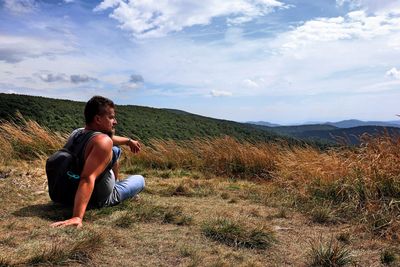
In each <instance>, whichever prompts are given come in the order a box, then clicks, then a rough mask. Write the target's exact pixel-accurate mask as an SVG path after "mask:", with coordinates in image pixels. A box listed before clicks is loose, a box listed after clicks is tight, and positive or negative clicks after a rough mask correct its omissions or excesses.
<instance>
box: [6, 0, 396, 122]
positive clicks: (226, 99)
mask: <svg viewBox="0 0 400 267" xmlns="http://www.w3.org/2000/svg"><path fill="white" fill-rule="evenodd" d="M0 92H3V93H17V94H28V95H38V96H45V97H51V98H59V99H71V100H77V101H87V100H88V99H89V98H90V97H91V96H93V95H103V96H106V97H109V98H111V99H112V100H114V102H115V103H116V104H121V105H140V106H149V107H155V108H172V109H179V110H184V111H187V112H191V113H195V114H199V115H203V116H208V117H213V118H219V119H227V120H234V121H240V122H244V121H268V122H273V123H279V124H294V123H305V122H323V121H339V120H344V119H361V120H395V119H396V117H395V114H398V113H400V106H399V105H398V101H399V100H400V1H398V0H396V1H394V0H318V1H313V0H202V1H197V0H169V1H168V0H105V1H93V0H47V1H45V0H0Z"/></svg>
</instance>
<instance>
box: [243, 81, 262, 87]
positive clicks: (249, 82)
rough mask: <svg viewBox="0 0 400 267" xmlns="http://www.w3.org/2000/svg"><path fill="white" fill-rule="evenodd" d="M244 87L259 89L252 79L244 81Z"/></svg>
mask: <svg viewBox="0 0 400 267" xmlns="http://www.w3.org/2000/svg"><path fill="white" fill-rule="evenodd" d="M243 85H244V86H246V87H249V88H258V87H259V85H258V83H257V82H256V81H254V80H251V79H245V80H243Z"/></svg>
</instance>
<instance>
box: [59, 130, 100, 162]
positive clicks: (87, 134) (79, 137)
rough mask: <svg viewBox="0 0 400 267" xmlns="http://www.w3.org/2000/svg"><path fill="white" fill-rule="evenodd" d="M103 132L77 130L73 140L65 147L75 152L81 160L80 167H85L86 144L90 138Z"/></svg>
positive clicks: (79, 160) (72, 152)
mask: <svg viewBox="0 0 400 267" xmlns="http://www.w3.org/2000/svg"><path fill="white" fill-rule="evenodd" d="M98 134H101V133H100V132H95V131H83V130H82V131H80V132H77V133H76V134H75V135H74V136H72V140H71V142H68V143H67V144H66V145H65V147H64V148H63V149H67V150H68V151H69V152H70V153H71V154H73V155H74V156H75V157H76V158H77V159H78V162H79V168H80V169H81V168H83V164H84V157H85V155H84V153H85V150H86V146H87V144H88V143H89V140H90V139H91V138H92V137H94V136H96V135H98Z"/></svg>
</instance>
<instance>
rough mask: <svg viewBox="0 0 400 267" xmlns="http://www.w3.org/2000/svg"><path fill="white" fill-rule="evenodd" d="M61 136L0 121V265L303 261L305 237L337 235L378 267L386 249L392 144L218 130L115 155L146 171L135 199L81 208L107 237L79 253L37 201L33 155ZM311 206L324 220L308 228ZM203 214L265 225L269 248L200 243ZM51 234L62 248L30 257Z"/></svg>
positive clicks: (56, 213) (41, 183) (398, 193)
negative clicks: (297, 142) (300, 143)
mask: <svg viewBox="0 0 400 267" xmlns="http://www.w3.org/2000/svg"><path fill="white" fill-rule="evenodd" d="M64 142H65V136H64V135H62V134H57V133H52V132H50V131H48V130H47V129H45V128H43V127H41V126H40V125H38V124H36V123H35V122H32V121H25V122H24V123H23V124H21V125H17V124H12V123H7V122H6V123H2V124H0V145H1V148H2V149H1V151H0V163H1V166H0V198H1V199H2V201H1V204H0V219H1V220H0V237H1V238H0V251H1V252H0V265H1V264H3V265H7V264H8V265H12V264H28V263H33V262H36V261H39V260H40V261H42V263H43V264H49V262H50V263H51V261H53V260H54V262H53V263H60V262H64V261H67V262H68V261H71V262H73V263H74V264H80V262H81V260H82V259H83V260H82V262H85V263H87V261H90V263H91V264H93V265H106V264H122V265H126V264H129V263H130V262H133V261H136V263H137V265H140V264H142V265H143V264H153V265H165V266H171V265H174V266H176V265H181V266H232V265H235V266H266V265H267V266H280V265H293V264H294V265H296V264H297V265H302V264H303V265H304V264H306V258H307V251H305V249H304V248H305V246H307V244H309V240H308V238H309V237H315V236H318V235H323V236H328V235H329V237H330V238H332V235H338V236H339V235H343V233H344V232H345V233H346V234H349V235H350V237H349V238H348V239H349V240H351V241H349V248H350V249H352V250H353V251H355V253H354V254H355V255H357V257H356V258H355V260H356V261H357V262H359V263H360V264H361V265H362V266H379V264H380V263H379V257H380V251H381V250H382V249H384V248H392V247H398V242H399V236H398V235H399V231H400V223H399V221H400V179H399V175H400V168H399V167H398V166H400V165H399V163H400V139H398V138H397V139H396V138H393V137H390V136H388V135H387V136H381V137H377V138H370V137H363V144H362V146H360V147H357V148H344V147H342V148H335V149H331V150H325V151H321V150H319V149H317V148H314V147H310V146H309V147H290V146H285V145H282V144H279V145H277V144H268V143H250V142H239V141H237V140H235V139H233V138H230V137H225V138H219V139H195V140H191V141H182V142H176V141H164V140H153V141H152V142H151V143H150V144H148V145H146V146H144V148H143V151H142V152H141V153H139V154H138V155H135V156H133V157H126V156H125V157H124V158H123V161H122V170H124V171H125V172H130V171H132V170H138V169H141V170H142V171H144V172H146V173H147V175H146V178H147V188H146V191H145V192H144V193H143V198H142V202H139V203H133V202H132V203H128V204H127V205H125V206H124V205H122V206H117V207H114V208H109V209H106V210H99V211H96V210H94V211H89V212H88V213H87V221H86V224H87V225H89V230H90V231H92V230H93V231H94V232H106V233H110V234H109V235H108V234H107V235H106V238H105V241H104V242H105V243H104V246H105V248H104V247H101V248H97V247H96V251H99V252H96V251H95V250H92V249H91V245H90V244H89V247H88V249H87V250H86V249H85V250H84V251H86V252H87V253H88V254H85V253H86V252H82V253H83V254H82V255H83V258H82V259H80V258H79V255H81V254H79V253H81V252H79V253H78V258H77V256H76V255H75V254H74V253H75V249H74V246H71V244H73V243H74V242H78V241H79V240H82V237H81V236H79V235H78V234H77V233H76V232H74V231H72V232H69V231H66V232H64V231H63V230H49V229H48V228H47V227H48V225H49V223H50V221H53V220H57V219H60V218H65V217H68V216H69V212H70V211H65V210H63V209H59V208H58V207H54V206H53V205H52V204H50V203H49V198H48V196H47V192H46V177H45V174H44V170H43V167H44V159H45V155H48V154H50V153H51V152H52V151H54V150H55V149H58V148H60V147H61V146H62V145H63V144H64ZM128 153H129V152H127V153H125V155H126V154H128ZM32 160H36V161H32ZM141 204H143V205H142V206H141V207H139V206H138V205H141ZM318 207H324V208H326V210H327V211H328V212H329V216H331V217H332V218H330V219H332V221H333V222H334V223H332V222H330V223H329V224H323V225H322V224H317V223H313V222H312V220H313V219H312V216H313V214H312V212H313V211H316V210H317V208H318ZM298 211H300V213H299V212H298ZM314 215H315V214H314ZM322 215H324V214H322ZM130 216H136V217H135V218H132V219H131V217H130ZM140 216H146V218H149V219H146V220H141V219H140V218H141V217H140ZM25 218H29V219H30V220H25ZM213 218H226V219H227V220H231V221H232V220H233V221H240V222H241V223H243V225H247V226H248V227H249V229H250V228H251V227H253V228H254V226H255V225H258V226H262V227H265V229H272V230H273V232H274V235H275V236H276V239H277V243H276V244H275V245H273V246H272V247H271V248H270V249H268V250H266V251H265V253H260V252H257V251H253V250H251V249H250V250H249V249H237V248H231V247H229V246H225V245H224V244H220V243H218V241H212V240H209V239H208V238H207V236H204V235H203V234H202V225H204V223H207V221H210V220H211V219H213ZM345 220H349V221H348V222H346V223H345ZM314 221H318V220H314ZM116 225H117V226H116ZM234 229H235V228H234ZM365 229H367V230H368V231H367V233H363V232H364V230H365ZM10 233H11V234H10ZM27 233H28V237H29V238H28V240H27V239H26V238H27ZM54 236H55V237H57V236H61V237H62V238H65V240H66V241H65V240H63V242H61V243H62V246H65V248H66V249H67V250H68V249H69V251H71V253H70V254H65V255H64V254H62V253H61V254H57V253H58V252H57V251H58V250H59V249H62V248H59V247H54V246H52V245H50V246H45V247H44V250H39V252H40V253H39V254H38V253H36V252H35V251H37V248H38V247H40V246H41V245H43V244H46V243H47V242H48V241H49V239H52V238H53V237H54ZM239 236H240V233H239ZM382 237H385V238H382ZM71 240H72V241H71ZM88 240H89V242H91V241H90V240H91V239H90V238H89V239H88ZM64 241H65V242H64ZM52 242H53V243H54V240H53V241H52ZM71 242H72V243H71ZM346 242H347V241H346ZM25 243H26V244H25ZM50 244H51V243H50ZM93 246H94V244H93ZM115 246H116V247H117V248H115ZM79 251H80V250H79ZM89 252H90V253H89ZM18 253H23V255H24V257H21V258H16V255H17V254H18ZM35 253H36V254H35ZM395 253H399V251H398V250H396V249H395ZM92 254H93V255H95V256H90V257H89V256H88V255H92ZM115 257H117V259H115ZM46 261H48V262H47V263H46Z"/></svg>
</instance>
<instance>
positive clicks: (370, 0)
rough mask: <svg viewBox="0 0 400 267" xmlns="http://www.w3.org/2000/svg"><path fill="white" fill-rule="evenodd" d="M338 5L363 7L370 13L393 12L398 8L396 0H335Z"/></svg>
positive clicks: (350, 7) (352, 8) (399, 6)
mask: <svg viewBox="0 0 400 267" xmlns="http://www.w3.org/2000/svg"><path fill="white" fill-rule="evenodd" d="M336 4H337V5H338V6H348V7H349V9H351V10H355V9H364V10H367V11H368V12H371V13H381V12H393V11H395V10H396V9H399V8H400V2H399V1H397V0H336Z"/></svg>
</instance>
